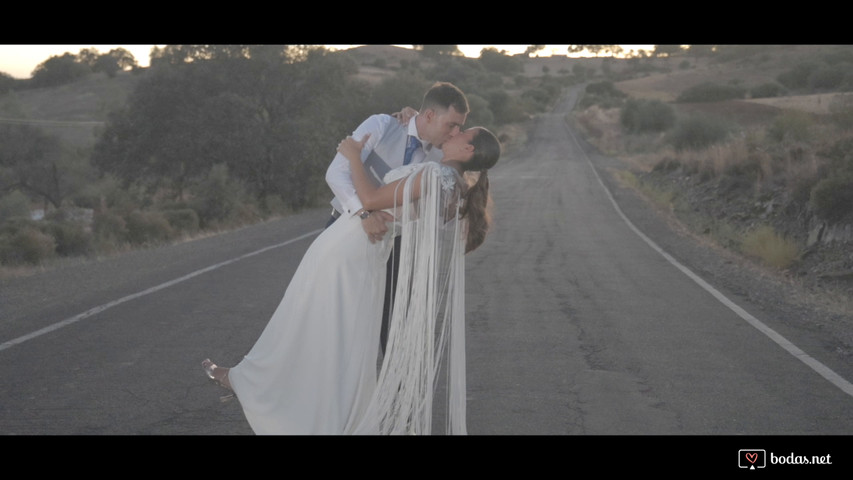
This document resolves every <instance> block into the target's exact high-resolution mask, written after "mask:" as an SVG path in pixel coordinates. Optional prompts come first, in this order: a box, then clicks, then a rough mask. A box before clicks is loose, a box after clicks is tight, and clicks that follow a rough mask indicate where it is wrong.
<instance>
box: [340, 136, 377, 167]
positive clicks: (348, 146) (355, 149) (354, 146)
mask: <svg viewBox="0 0 853 480" xmlns="http://www.w3.org/2000/svg"><path fill="white" fill-rule="evenodd" d="M368 138H370V134H369V133H368V134H366V135H365V136H364V138H362V139H361V140H360V141H359V140H356V139H354V138H352V137H347V138H345V139H343V140H341V143H339V144H338V153H340V154H341V155H343V156H345V157H347V159H349V160H350V161H353V162H361V150H362V149H363V148H364V144H365V143H366V142H367V139H368Z"/></svg>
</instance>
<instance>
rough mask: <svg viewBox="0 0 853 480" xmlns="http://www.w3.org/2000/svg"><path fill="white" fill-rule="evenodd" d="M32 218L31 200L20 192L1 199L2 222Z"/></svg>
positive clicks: (0, 212) (0, 218) (0, 214)
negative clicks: (17, 218)
mask: <svg viewBox="0 0 853 480" xmlns="http://www.w3.org/2000/svg"><path fill="white" fill-rule="evenodd" d="M29 216H30V199H29V198H27V196H26V195H24V194H23V193H21V192H20V191H18V190H15V191H13V192H11V193H8V194H6V195H4V196H3V197H0V222H3V221H5V220H7V219H10V218H14V217H29Z"/></svg>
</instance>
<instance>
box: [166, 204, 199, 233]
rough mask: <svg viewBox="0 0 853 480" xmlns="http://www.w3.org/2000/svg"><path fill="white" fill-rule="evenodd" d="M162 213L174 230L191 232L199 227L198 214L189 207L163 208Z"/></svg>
mask: <svg viewBox="0 0 853 480" xmlns="http://www.w3.org/2000/svg"><path fill="white" fill-rule="evenodd" d="M163 215H164V216H165V217H166V221H168V222H169V225H171V227H172V228H173V229H174V230H175V231H176V232H181V233H190V234H192V233H195V232H197V231H198V229H199V219H198V214H197V213H196V212H195V210H193V209H191V208H180V209H171V210H163Z"/></svg>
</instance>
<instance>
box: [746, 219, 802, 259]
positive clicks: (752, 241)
mask: <svg viewBox="0 0 853 480" xmlns="http://www.w3.org/2000/svg"><path fill="white" fill-rule="evenodd" d="M741 248H742V250H743V253H745V254H747V255H750V256H753V257H756V258H759V259H761V261H762V262H764V263H765V264H767V265H770V266H771V267H776V268H780V269H784V268H788V267H789V266H791V265H792V264H793V263H794V261H796V259H797V257H798V255H799V253H798V252H799V249H798V247H797V244H796V243H794V242H793V241H791V240H788V239H786V238H784V237H782V236H780V235H779V234H777V233H776V231H775V230H774V229H773V227H770V226H767V225H762V226H760V227H758V228H756V229H754V230H752V231H750V232H748V233H747V234H746V235H745V236H744V238H743V243H742V245H741Z"/></svg>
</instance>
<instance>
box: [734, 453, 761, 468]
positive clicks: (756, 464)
mask: <svg viewBox="0 0 853 480" xmlns="http://www.w3.org/2000/svg"><path fill="white" fill-rule="evenodd" d="M737 463H738V467H740V468H748V469H750V470H755V469H756V468H764V467H765V466H766V465H767V453H766V452H765V451H764V450H759V449H755V448H753V449H743V450H738V458H737Z"/></svg>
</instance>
